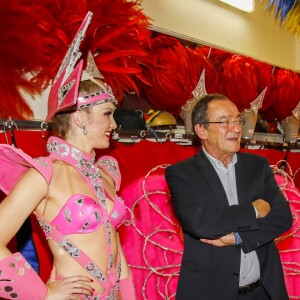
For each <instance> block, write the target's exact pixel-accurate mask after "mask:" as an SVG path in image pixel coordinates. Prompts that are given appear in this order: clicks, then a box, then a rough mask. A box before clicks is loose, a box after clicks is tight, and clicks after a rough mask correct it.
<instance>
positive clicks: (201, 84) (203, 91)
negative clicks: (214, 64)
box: [192, 69, 207, 100]
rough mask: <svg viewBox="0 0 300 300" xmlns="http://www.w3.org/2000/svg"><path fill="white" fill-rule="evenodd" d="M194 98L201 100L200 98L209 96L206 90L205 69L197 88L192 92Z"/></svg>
mask: <svg viewBox="0 0 300 300" xmlns="http://www.w3.org/2000/svg"><path fill="white" fill-rule="evenodd" d="M192 94H193V96H194V97H195V98H196V99H197V100H200V98H201V97H202V96H204V95H206V94H207V92H206V89H205V69H203V71H202V73H201V76H200V78H199V81H198V83H197V86H196V88H195V89H194V90H193V91H192Z"/></svg>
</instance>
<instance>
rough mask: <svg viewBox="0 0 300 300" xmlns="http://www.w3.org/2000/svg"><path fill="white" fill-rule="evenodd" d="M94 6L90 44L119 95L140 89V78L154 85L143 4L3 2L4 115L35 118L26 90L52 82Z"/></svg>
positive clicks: (97, 0)
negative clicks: (147, 71) (144, 71)
mask: <svg viewBox="0 0 300 300" xmlns="http://www.w3.org/2000/svg"><path fill="white" fill-rule="evenodd" d="M88 10H90V11H92V12H93V13H94V15H93V19H92V23H91V25H90V27H89V29H88V32H87V38H86V41H85V45H86V48H90V49H91V51H92V53H93V54H94V55H96V57H95V61H96V64H97V66H98V68H99V69H100V72H101V73H102V75H103V76H104V77H105V80H106V82H107V83H108V84H110V85H111V86H112V88H113V90H114V92H115V94H116V96H117V97H118V98H119V99H120V100H122V97H123V92H124V91H127V92H132V91H135V92H137V93H138V89H137V85H136V82H142V83H143V84H146V85H147V84H150V83H149V82H148V81H147V80H146V79H145V78H144V77H143V75H142V69H143V68H144V67H146V66H147V65H148V64H151V59H150V57H149V54H148V52H147V47H148V45H149V38H150V33H149V30H148V29H147V27H148V25H149V23H150V21H149V19H148V18H147V17H146V16H145V15H144V14H143V13H142V12H141V9H140V8H139V5H138V3H137V2H127V1H125V0H114V1H111V0H89V1H88V0H57V1H53V0H43V1H40V0H26V1H25V0H12V1H9V2H8V1H0V16H1V19H0V30H1V36H0V74H1V75H0V76H1V78H0V84H1V86H0V90H1V100H0V101H1V102H0V103H1V111H0V117H2V118H8V117H13V118H18V119H30V118H32V117H33V114H32V111H31V109H30V107H29V106H28V105H27V104H26V102H25V101H24V98H23V97H22V90H24V91H26V92H28V93H29V94H31V95H32V94H34V93H36V92H41V91H43V90H44V89H45V88H46V87H47V86H48V84H49V83H50V82H51V80H52V79H53V78H54V77H55V75H56V72H57V70H58V68H59V65H60V63H61V61H62V59H63V57H64V55H65V53H66V51H67V48H68V45H69V44H70V43H71V41H72V39H73V37H74V35H75V33H76V31H77V29H78V28H79V26H80V23H81V21H82V20H83V18H84V16H85V15H86V13H87V11H88ZM86 50H87V49H86ZM29 77H30V78H29Z"/></svg>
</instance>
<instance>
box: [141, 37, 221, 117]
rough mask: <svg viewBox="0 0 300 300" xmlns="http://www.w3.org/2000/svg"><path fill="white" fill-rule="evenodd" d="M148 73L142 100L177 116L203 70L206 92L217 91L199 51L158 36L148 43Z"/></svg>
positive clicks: (208, 64)
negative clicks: (149, 81)
mask: <svg viewBox="0 0 300 300" xmlns="http://www.w3.org/2000/svg"><path fill="white" fill-rule="evenodd" d="M150 55H151V57H152V58H153V60H154V64H155V65H154V67H153V68H152V69H151V70H150V72H151V76H152V80H153V86H152V87H144V92H145V93H146V98H147V99H148V101H149V102H150V103H151V104H152V105H153V107H154V108H158V109H163V110H166V111H168V112H170V113H173V114H175V115H179V113H180V111H181V107H182V106H183V105H184V104H185V103H186V102H187V101H188V100H189V99H191V98H193V95H192V91H193V90H194V89H195V88H196V86H197V83H198V81H199V78H200V75H201V73H202V70H203V69H205V74H206V78H208V80H207V82H209V84H208V85H207V92H208V93H212V92H215V91H216V89H217V84H218V77H217V73H216V71H215V70H214V67H213V65H212V64H211V62H210V61H209V60H208V59H207V58H206V57H205V56H204V55H203V53H201V50H200V49H196V50H193V49H190V48H187V47H185V46H183V45H182V44H181V42H180V41H179V40H178V39H176V38H173V37H169V36H165V35H158V36H157V37H155V38H153V39H152V40H151V50H150Z"/></svg>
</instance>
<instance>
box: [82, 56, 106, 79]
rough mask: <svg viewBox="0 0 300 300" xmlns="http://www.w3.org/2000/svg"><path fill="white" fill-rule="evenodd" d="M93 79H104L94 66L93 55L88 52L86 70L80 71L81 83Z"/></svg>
mask: <svg viewBox="0 0 300 300" xmlns="http://www.w3.org/2000/svg"><path fill="white" fill-rule="evenodd" d="M94 78H99V79H103V78H104V77H103V76H102V74H101V73H100V71H99V69H98V68H97V66H96V63H95V60H94V58H93V54H92V53H91V51H89V52H88V55H87V65H86V68H85V70H83V71H82V74H81V81H85V80H93V79H94Z"/></svg>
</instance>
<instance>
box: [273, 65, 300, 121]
mask: <svg viewBox="0 0 300 300" xmlns="http://www.w3.org/2000/svg"><path fill="white" fill-rule="evenodd" d="M270 97H271V98H272V100H273V105H272V110H273V114H274V116H276V117H277V118H278V120H279V121H282V120H284V119H285V118H286V117H289V116H290V115H291V114H292V111H293V110H294V109H295V108H296V106H297V104H298V102H299V101H300V76H299V74H298V73H296V72H293V71H290V70H284V69H277V70H275V72H274V85H273V88H272V91H271V95H270Z"/></svg>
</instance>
